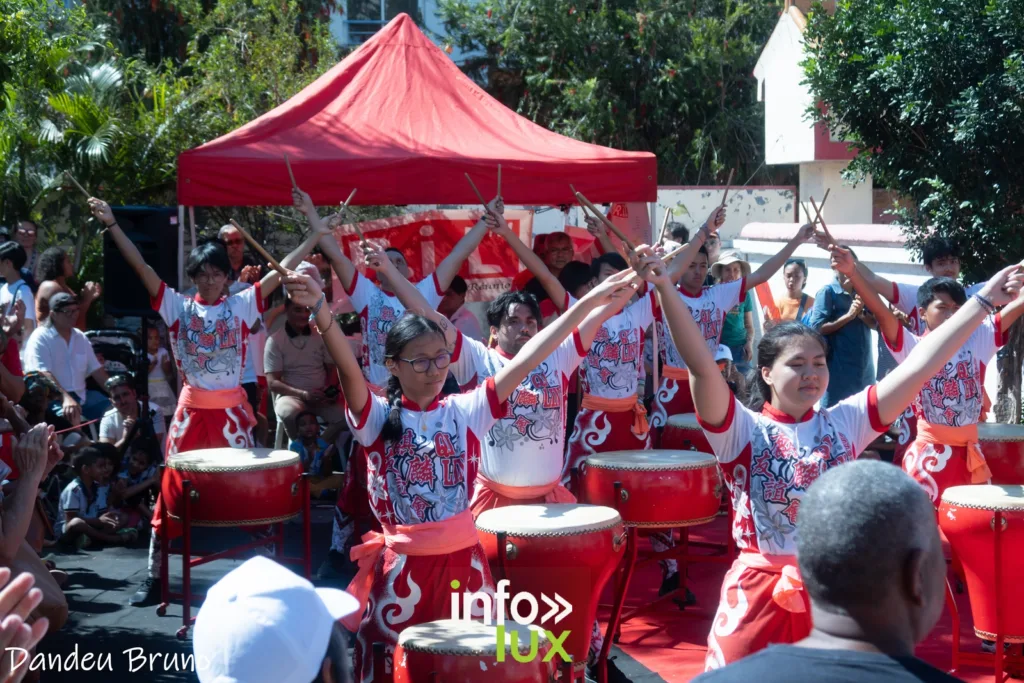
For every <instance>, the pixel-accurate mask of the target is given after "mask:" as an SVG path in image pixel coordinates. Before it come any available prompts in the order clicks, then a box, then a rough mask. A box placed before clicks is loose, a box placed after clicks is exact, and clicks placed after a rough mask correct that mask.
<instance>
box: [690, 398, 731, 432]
mask: <svg viewBox="0 0 1024 683" xmlns="http://www.w3.org/2000/svg"><path fill="white" fill-rule="evenodd" d="M735 417H736V398H735V397H734V396H730V397H729V409H728V410H727V411H726V413H725V420H724V421H723V422H722V424H721V425H719V426H717V427H716V426H714V425H713V424H711V423H710V422H705V421H704V420H703V419H702V418H701V416H700V413H698V414H697V424H699V425H700V426H701V428H702V429H704V430H705V431H709V432H711V433H712V434H722V433H724V432H727V431H728V430H729V429H730V428H731V427H732V422H733V418H735Z"/></svg>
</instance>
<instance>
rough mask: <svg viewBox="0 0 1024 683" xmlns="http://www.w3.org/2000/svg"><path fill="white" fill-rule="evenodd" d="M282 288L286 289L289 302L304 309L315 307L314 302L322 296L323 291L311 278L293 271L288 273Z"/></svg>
mask: <svg viewBox="0 0 1024 683" xmlns="http://www.w3.org/2000/svg"><path fill="white" fill-rule="evenodd" d="M284 286H285V287H286V288H287V289H288V296H289V297H291V300H292V301H294V302H295V303H297V304H299V305H300V306H305V307H306V308H312V307H313V306H316V302H318V301H320V297H322V296H323V290H321V289H320V285H318V284H317V283H316V281H315V280H314V279H313V278H311V277H309V276H308V275H303V274H301V273H296V272H294V271H288V277H286V278H285V279H284Z"/></svg>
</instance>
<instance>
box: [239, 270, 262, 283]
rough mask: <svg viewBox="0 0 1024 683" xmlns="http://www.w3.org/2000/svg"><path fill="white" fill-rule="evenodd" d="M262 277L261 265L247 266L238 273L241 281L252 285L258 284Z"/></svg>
mask: <svg viewBox="0 0 1024 683" xmlns="http://www.w3.org/2000/svg"><path fill="white" fill-rule="evenodd" d="M259 279H260V267H259V266H245V267H244V268H242V272H241V273H239V274H238V281H239V282H246V283H248V284H250V285H253V284H256V283H257V282H259Z"/></svg>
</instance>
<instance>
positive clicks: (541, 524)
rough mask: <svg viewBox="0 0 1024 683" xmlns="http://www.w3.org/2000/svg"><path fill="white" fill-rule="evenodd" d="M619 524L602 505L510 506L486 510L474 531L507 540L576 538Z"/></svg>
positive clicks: (614, 515) (611, 512)
mask: <svg viewBox="0 0 1024 683" xmlns="http://www.w3.org/2000/svg"><path fill="white" fill-rule="evenodd" d="M620 524H622V518H621V517H620V516H619V513H618V512H616V511H615V510H613V509H612V508H607V507H603V506H601V505H569V504H561V503H553V504H551V505H513V506H510V507H504V508H495V509H493V510H487V511H485V512H483V513H481V515H480V516H479V517H477V520H476V528H477V529H479V530H481V531H487V532H489V533H492V534H496V533H498V532H499V531H504V532H507V533H508V534H509V535H510V536H576V535H579V534H586V533H592V532H595V531H604V530H605V529H612V528H614V527H616V526H618V525H620Z"/></svg>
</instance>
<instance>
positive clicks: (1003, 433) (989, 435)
mask: <svg viewBox="0 0 1024 683" xmlns="http://www.w3.org/2000/svg"><path fill="white" fill-rule="evenodd" d="M978 439H979V440H980V441H1024V425H1004V424H996V423H994V422H982V423H979V424H978Z"/></svg>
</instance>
